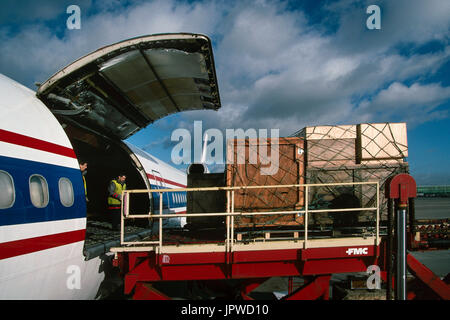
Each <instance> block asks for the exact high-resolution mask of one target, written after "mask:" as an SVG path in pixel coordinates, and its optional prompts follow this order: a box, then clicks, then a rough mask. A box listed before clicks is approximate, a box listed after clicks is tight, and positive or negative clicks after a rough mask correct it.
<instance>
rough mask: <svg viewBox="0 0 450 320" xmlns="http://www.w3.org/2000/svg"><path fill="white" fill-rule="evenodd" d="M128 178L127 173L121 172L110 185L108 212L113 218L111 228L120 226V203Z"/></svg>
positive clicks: (115, 228)
mask: <svg viewBox="0 0 450 320" xmlns="http://www.w3.org/2000/svg"><path fill="white" fill-rule="evenodd" d="M126 179H127V177H126V175H125V174H119V175H118V176H117V178H116V179H113V180H111V182H110V183H109V186H108V214H109V216H110V219H111V228H112V230H115V231H117V230H119V228H120V205H121V203H122V191H123V190H126V188H127V185H126V184H125V180H126Z"/></svg>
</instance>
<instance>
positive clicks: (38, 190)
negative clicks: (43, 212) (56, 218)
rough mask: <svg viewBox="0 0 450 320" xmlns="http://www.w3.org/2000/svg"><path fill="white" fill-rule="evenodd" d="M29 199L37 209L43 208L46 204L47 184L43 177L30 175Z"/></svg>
mask: <svg viewBox="0 0 450 320" xmlns="http://www.w3.org/2000/svg"><path fill="white" fill-rule="evenodd" d="M30 198H31V202H32V203H33V205H34V206H35V207H37V208H45V207H46V206H47V204H48V184H47V181H46V180H45V178H44V177H43V176H40V175H37V174H35V175H32V176H31V177H30Z"/></svg>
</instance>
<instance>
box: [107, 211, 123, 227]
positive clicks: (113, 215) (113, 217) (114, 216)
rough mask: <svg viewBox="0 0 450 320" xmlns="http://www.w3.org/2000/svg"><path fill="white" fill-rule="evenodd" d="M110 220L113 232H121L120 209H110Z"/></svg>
mask: <svg viewBox="0 0 450 320" xmlns="http://www.w3.org/2000/svg"><path fill="white" fill-rule="evenodd" d="M108 214H109V217H110V218H109V219H110V221H111V227H112V229H113V230H116V231H118V230H120V209H115V208H108Z"/></svg>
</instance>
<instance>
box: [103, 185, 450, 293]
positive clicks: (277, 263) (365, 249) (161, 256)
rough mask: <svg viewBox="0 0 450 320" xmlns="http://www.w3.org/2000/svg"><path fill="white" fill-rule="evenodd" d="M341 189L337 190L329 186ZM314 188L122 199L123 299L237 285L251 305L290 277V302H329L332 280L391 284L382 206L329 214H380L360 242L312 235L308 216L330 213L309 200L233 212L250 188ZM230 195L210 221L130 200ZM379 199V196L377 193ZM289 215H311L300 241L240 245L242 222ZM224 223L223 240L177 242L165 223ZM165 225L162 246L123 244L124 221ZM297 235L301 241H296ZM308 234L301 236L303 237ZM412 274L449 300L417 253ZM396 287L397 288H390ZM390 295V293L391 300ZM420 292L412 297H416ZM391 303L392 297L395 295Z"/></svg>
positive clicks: (117, 261) (119, 260)
mask: <svg viewBox="0 0 450 320" xmlns="http://www.w3.org/2000/svg"><path fill="white" fill-rule="evenodd" d="M348 184H376V185H377V190H379V185H378V182H354V183H348ZM327 185H338V184H327ZM311 186H317V184H315V185H308V184H295V185H281V186H280V185H276V186H252V187H216V188H212V187H211V188H186V189H159V190H127V191H124V193H123V195H122V199H123V201H122V213H123V214H122V224H121V225H122V228H121V245H120V246H119V247H114V248H111V249H110V251H111V252H113V253H114V255H115V256H114V260H113V263H114V265H115V266H118V267H119V268H120V270H121V272H122V274H123V275H124V293H125V294H126V295H132V298H133V299H170V297H168V296H167V295H166V294H164V293H163V292H161V291H159V290H158V289H157V288H155V284H157V283H160V282H164V281H202V280H233V281H238V280H239V281H238V283H239V285H238V286H235V288H234V290H235V291H236V294H235V297H239V298H242V299H244V300H247V299H251V297H250V296H249V294H250V293H251V291H252V290H254V289H255V288H257V287H258V286H259V285H261V284H262V283H263V282H265V281H266V280H267V279H269V278H271V277H284V276H285V277H290V278H289V279H290V281H289V284H290V285H289V293H288V294H287V295H286V296H285V297H284V298H283V299H284V300H291V299H294V300H295V299H301V300H304V299H308V300H311V299H325V300H328V299H329V298H330V279H331V276H332V275H333V274H335V273H355V272H367V270H368V267H369V266H373V265H375V266H378V267H379V268H380V274H379V275H380V277H381V279H382V280H383V281H385V282H387V283H390V282H391V281H388V279H391V280H392V279H393V277H392V273H391V274H389V270H391V268H392V267H391V266H390V264H389V260H391V259H390V257H389V254H388V252H390V251H389V246H390V245H391V244H389V237H388V236H381V235H380V224H379V216H380V212H379V203H378V201H377V203H376V206H374V207H371V208H350V209H349V208H347V209H327V211H329V212H344V211H345V212H349V211H358V210H359V211H361V210H364V211H373V212H375V214H376V225H375V229H374V231H373V232H372V233H371V234H370V235H368V234H367V233H365V234H361V235H360V236H355V237H341V238H339V237H335V238H333V237H329V238H314V237H312V235H311V234H310V232H308V215H310V214H314V213H316V212H324V210H309V208H308V201H306V202H305V207H304V208H303V209H301V210H290V211H278V212H251V213H248V212H246V213H243V212H234V192H235V191H237V190H240V189H243V188H289V187H292V188H300V187H301V188H305V198H306V199H308V192H309V188H310V187H311ZM218 190H219V191H226V193H227V212H221V213H204V214H189V213H186V214H176V215H175V214H163V213H162V212H163V210H162V209H163V204H162V201H160V208H159V209H160V212H159V214H152V213H151V212H150V213H149V214H146V215H142V214H130V212H129V203H130V195H131V194H133V193H151V192H158V193H159V194H160V197H159V199H163V197H162V196H161V195H162V193H164V192H178V191H201V192H204V191H218ZM377 199H379V195H378V194H377ZM270 214H276V215H282V214H291V215H292V214H304V216H305V219H304V230H303V232H302V233H299V234H298V236H299V237H298V238H295V239H289V238H287V239H283V238H281V239H271V240H273V241H238V238H237V234H236V230H234V218H235V217H236V216H239V215H270ZM183 216H185V217H191V218H195V217H208V216H209V217H217V216H223V217H225V219H226V236H224V238H225V239H224V241H216V242H209V243H208V242H205V241H198V242H191V243H181V244H180V243H171V242H170V241H168V242H167V241H163V240H164V239H163V236H164V233H163V230H162V225H163V224H162V220H163V219H168V218H174V217H183ZM138 218H144V219H157V220H159V234H158V237H159V238H158V239H157V240H154V239H150V240H149V241H139V242H126V241H124V232H123V231H124V221H125V219H138ZM294 235H295V234H294ZM300 235H301V236H300ZM407 264H408V269H409V270H410V272H411V273H413V274H414V275H415V276H416V277H417V278H418V279H420V280H421V281H422V282H423V283H424V284H426V286H427V287H428V288H430V289H431V290H432V291H433V292H435V293H436V295H437V296H438V297H439V298H441V299H446V300H447V299H450V286H449V285H448V284H446V283H444V281H442V280H440V279H439V278H438V277H436V275H434V274H433V273H432V272H431V271H430V270H429V269H428V268H426V267H425V266H423V265H422V264H421V263H420V262H418V261H417V260H416V259H415V258H414V257H413V256H411V255H410V254H408V255H407ZM299 276H300V277H303V278H304V280H305V283H304V284H303V285H302V286H301V287H299V288H297V289H295V290H294V289H293V285H292V279H293V278H292V277H299ZM391 287H392V286H391ZM389 295H390V294H389ZM415 295H416V294H415V293H414V292H410V293H408V298H413V297H414V296H415ZM389 297H390V296H389Z"/></svg>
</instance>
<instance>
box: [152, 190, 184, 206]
mask: <svg viewBox="0 0 450 320" xmlns="http://www.w3.org/2000/svg"><path fill="white" fill-rule="evenodd" d="M150 187H151V188H152V189H170V187H161V186H159V185H155V184H151V185H150ZM172 194H173V195H174V196H175V195H178V196H182V197H183V198H180V201H177V199H172ZM185 198H186V191H177V192H165V193H164V194H163V209H167V208H168V205H167V204H168V203H169V206H170V209H175V208H183V207H186V200H184V199H185ZM153 208H154V210H155V212H156V211H158V208H159V193H156V192H154V193H153Z"/></svg>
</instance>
